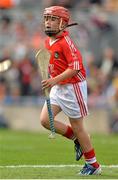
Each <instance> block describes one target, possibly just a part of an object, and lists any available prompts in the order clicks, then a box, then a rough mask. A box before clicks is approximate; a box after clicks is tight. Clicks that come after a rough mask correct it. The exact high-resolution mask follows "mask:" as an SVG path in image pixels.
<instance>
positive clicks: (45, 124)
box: [40, 117, 48, 128]
mask: <svg viewBox="0 0 118 180" xmlns="http://www.w3.org/2000/svg"><path fill="white" fill-rule="evenodd" d="M40 122H41V125H42V126H43V127H45V128H47V127H48V119H47V118H43V117H40Z"/></svg>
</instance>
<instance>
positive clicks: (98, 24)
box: [0, 0, 118, 128]
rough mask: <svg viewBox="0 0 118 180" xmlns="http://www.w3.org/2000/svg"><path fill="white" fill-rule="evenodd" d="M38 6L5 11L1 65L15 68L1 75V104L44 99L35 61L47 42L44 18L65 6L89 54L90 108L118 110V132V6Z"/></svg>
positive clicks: (83, 0)
mask: <svg viewBox="0 0 118 180" xmlns="http://www.w3.org/2000/svg"><path fill="white" fill-rule="evenodd" d="M19 2H20V1H19ZM37 2H38V3H39V6H37V4H36V5H35V3H34V1H31V0H29V1H26V0H25V1H24V3H25V9H24V7H23V5H22V3H21V5H20V3H19V5H18V6H16V7H14V8H10V9H4V8H1V9H0V59H1V60H3V59H8V58H9V59H11V60H12V67H11V68H10V69H9V70H8V71H6V72H4V73H1V74H0V101H1V100H3V99H4V100H5V101H6V103H9V102H12V103H13V102H18V101H19V99H21V97H36V98H38V97H40V96H42V90H41V77H40V75H39V72H38V68H37V64H36V60H35V54H36V52H37V51H38V49H40V47H41V46H42V43H43V42H44V39H45V34H44V32H43V23H42V12H43V8H44V7H48V6H50V5H63V6H65V7H67V8H69V9H70V11H71V15H72V21H77V22H78V23H79V26H77V27H73V28H70V29H68V30H69V31H70V32H71V36H72V38H73V39H74V41H75V43H76V45H77V46H78V48H79V49H80V51H81V52H82V54H83V60H84V64H85V68H86V72H87V81H88V95H89V98H88V100H89V101H88V102H89V106H90V107H95V106H97V107H102V106H105V105H106V104H107V105H108V103H107V102H110V103H109V105H108V106H107V107H108V109H112V107H113V106H115V108H116V110H115V112H116V113H115V117H114V121H115V123H116V122H117V128H118V52H117V47H118V1H117V0H71V1H70V0H48V1H47V0H46V1H45V0H43V1H37ZM27 3H29V4H28V5H27ZM30 3H31V6H30ZM26 5H27V8H26ZM115 123H114V124H115ZM115 127H116V126H115Z"/></svg>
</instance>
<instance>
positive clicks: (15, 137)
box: [0, 129, 118, 179]
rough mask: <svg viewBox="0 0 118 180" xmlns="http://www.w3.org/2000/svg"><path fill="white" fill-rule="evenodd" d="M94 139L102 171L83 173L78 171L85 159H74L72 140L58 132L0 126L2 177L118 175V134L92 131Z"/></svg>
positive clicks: (78, 177)
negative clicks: (50, 134)
mask: <svg viewBox="0 0 118 180" xmlns="http://www.w3.org/2000/svg"><path fill="white" fill-rule="evenodd" d="M92 142H93V145H94V148H95V150H96V156H97V159H98V161H99V162H100V163H101V165H102V175H100V176H95V175H94V176H89V177H88V176H86V177H82V176H79V175H78V172H79V170H80V168H81V166H82V165H83V164H84V161H83V160H80V161H79V162H77V161H75V154H74V148H73V147H74V146H73V142H72V141H70V140H67V139H65V138H63V137H61V136H59V135H56V138H55V139H53V140H50V139H48V134H43V133H39V132H36V133H33V132H24V131H12V130H2V129H0V178H1V179H118V135H95V134H93V135H92ZM45 165H48V166H45ZM59 165H63V166H59ZM72 165H75V166H72ZM111 165H115V166H111Z"/></svg>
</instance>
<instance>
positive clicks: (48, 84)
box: [41, 78, 57, 89]
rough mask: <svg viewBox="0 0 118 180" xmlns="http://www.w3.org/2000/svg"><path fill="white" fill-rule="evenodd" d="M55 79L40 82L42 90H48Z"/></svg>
mask: <svg viewBox="0 0 118 180" xmlns="http://www.w3.org/2000/svg"><path fill="white" fill-rule="evenodd" d="M56 83H57V82H56V80H55V78H49V79H46V80H43V81H41V84H42V89H46V88H50V87H52V86H54V85H55V84H56Z"/></svg>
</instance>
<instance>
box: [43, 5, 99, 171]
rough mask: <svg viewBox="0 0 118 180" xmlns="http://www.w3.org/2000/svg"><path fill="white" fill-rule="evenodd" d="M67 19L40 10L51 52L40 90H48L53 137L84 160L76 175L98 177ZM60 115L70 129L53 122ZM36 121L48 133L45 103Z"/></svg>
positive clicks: (60, 10) (82, 77) (65, 14)
mask: <svg viewBox="0 0 118 180" xmlns="http://www.w3.org/2000/svg"><path fill="white" fill-rule="evenodd" d="M69 18H70V14H69V11H68V10H67V9H66V8H64V7H61V6H52V7H49V8H46V9H45V10H44V25H45V33H46V35H47V36H48V38H47V39H46V48H47V49H48V50H49V51H50V52H51V58H50V62H49V74H50V78H49V79H46V80H43V81H42V88H43V89H45V88H49V87H51V91H50V100H51V106H52V111H53V115H54V126H55V129H56V133H58V134H61V135H63V136H64V137H66V138H68V139H71V140H73V141H74V143H75V150H76V160H79V159H80V158H81V156H82V155H83V156H84V158H85V165H84V167H83V169H82V170H81V171H80V174H81V175H92V174H100V173H101V167H100V164H99V163H98V162H97V160H96V156H95V151H94V149H93V147H92V144H91V141H90V137H89V135H88V133H87V132H86V130H85V127H84V124H83V119H84V117H85V116H86V115H87V114H88V108H87V84H86V73H85V69H84V66H83V62H82V56H81V53H80V51H79V50H78V49H77V48H76V47H75V45H74V43H73V41H72V40H71V38H70V37H69V34H68V32H67V31H65V28H66V27H67V26H68V23H69ZM60 111H63V112H64V113H65V114H66V115H67V116H68V118H69V121H70V125H66V124H63V123H61V122H58V121H56V120H55V117H56V115H57V114H58V113H59V112H60ZM40 120H41V124H42V125H43V126H44V127H45V128H47V129H50V126H49V120H48V112H47V106H46V103H45V104H44V106H43V108H42V112H41V115H40Z"/></svg>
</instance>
